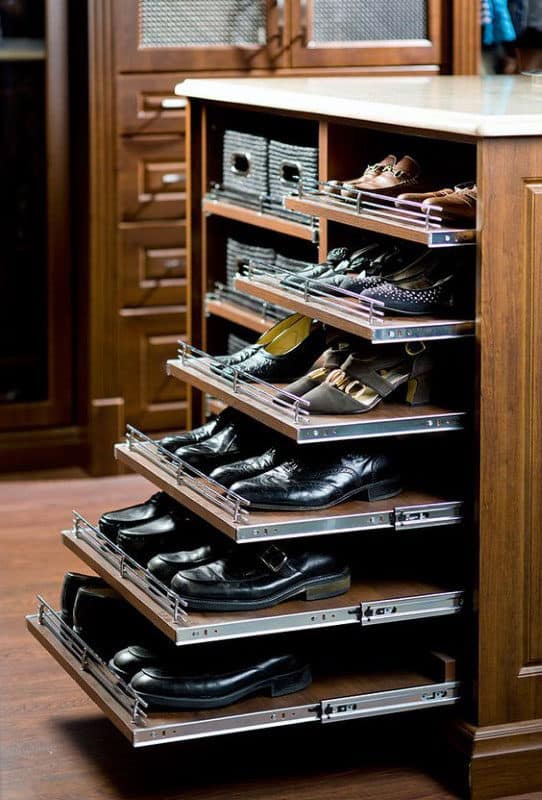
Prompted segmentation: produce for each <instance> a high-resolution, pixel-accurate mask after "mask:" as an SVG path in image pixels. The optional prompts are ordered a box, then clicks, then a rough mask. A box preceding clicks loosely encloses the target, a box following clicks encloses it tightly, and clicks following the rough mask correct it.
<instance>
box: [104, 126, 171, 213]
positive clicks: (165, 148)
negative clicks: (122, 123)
mask: <svg viewBox="0 0 542 800" xmlns="http://www.w3.org/2000/svg"><path fill="white" fill-rule="evenodd" d="M119 148H120V152H119V203H120V214H121V217H122V219H125V220H146V219H182V218H183V217H184V216H185V213H186V165H185V138H184V134H179V135H178V136H173V135H171V136H149V137H146V136H137V137H133V138H130V139H128V138H124V139H121V140H120V144H119Z"/></svg>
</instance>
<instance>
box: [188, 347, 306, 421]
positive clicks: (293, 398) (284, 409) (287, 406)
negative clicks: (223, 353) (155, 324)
mask: <svg viewBox="0 0 542 800" xmlns="http://www.w3.org/2000/svg"><path fill="white" fill-rule="evenodd" d="M178 344H179V350H178V356H179V359H180V362H181V365H182V366H190V367H191V368H192V369H194V370H197V371H198V372H200V373H201V374H202V375H203V376H207V377H209V378H212V379H213V380H217V379H218V380H220V381H222V382H223V383H224V384H225V385H226V386H228V387H231V391H232V393H233V394H234V395H236V394H239V395H245V396H246V397H249V398H252V399H254V400H257V401H258V403H261V404H262V405H264V406H267V407H269V408H270V409H273V411H275V412H276V411H280V413H281V414H284V416H285V417H287V418H288V419H291V420H292V421H293V422H294V423H299V422H303V421H307V422H308V421H309V419H310V418H309V412H308V410H307V407H308V406H309V403H308V401H307V400H304V399H303V398H302V397H298V396H297V395H295V394H292V393H291V392H287V391H285V390H284V389H279V388H278V387H277V386H274V385H273V384H272V383H267V381H264V380H262V379H261V378H255V377H254V376H253V375H250V373H248V372H245V371H244V370H242V369H241V368H240V367H235V366H233V367H228V368H227V371H223V370H222V369H220V362H218V361H214V360H213V357H212V356H210V355H209V354H208V353H205V352H204V351H203V350H198V349H197V348H196V347H193V346H192V345H190V344H187V343H186V342H183V341H182V340H181V341H179V342H178Z"/></svg>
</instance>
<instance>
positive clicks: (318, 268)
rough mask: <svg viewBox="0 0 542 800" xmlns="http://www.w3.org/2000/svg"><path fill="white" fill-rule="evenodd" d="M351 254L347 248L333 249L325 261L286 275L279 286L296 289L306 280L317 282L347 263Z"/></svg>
mask: <svg viewBox="0 0 542 800" xmlns="http://www.w3.org/2000/svg"><path fill="white" fill-rule="evenodd" d="M351 253H352V251H351V250H350V249H349V248H348V247H335V248H333V250H330V251H329V253H328V254H327V256H326V259H325V261H322V262H321V263H320V264H312V265H311V266H309V267H306V269H301V270H299V272H296V273H295V275H287V276H286V277H285V278H283V279H282V280H281V284H282V285H283V286H290V287H292V288H296V289H298V288H299V287H303V286H304V285H305V281H306V280H313V281H314V280H319V279H320V278H321V277H323V276H324V275H329V274H331V273H332V272H333V271H334V270H335V269H336V268H337V267H338V266H339V265H340V264H343V263H347V262H348V260H349V259H350V256H351Z"/></svg>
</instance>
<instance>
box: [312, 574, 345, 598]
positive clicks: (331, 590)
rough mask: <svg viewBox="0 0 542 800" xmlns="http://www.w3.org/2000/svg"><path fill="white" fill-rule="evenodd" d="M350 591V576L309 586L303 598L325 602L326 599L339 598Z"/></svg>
mask: <svg viewBox="0 0 542 800" xmlns="http://www.w3.org/2000/svg"><path fill="white" fill-rule="evenodd" d="M349 589H350V575H344V576H343V577H342V578H336V579H335V580H329V581H322V582H321V583H315V584H313V585H312V586H307V588H306V589H305V591H304V593H303V596H304V598H305V600H325V598H326V597H337V596H338V595H340V594H345V592H347V591H348V590H349Z"/></svg>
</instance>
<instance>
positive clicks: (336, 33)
mask: <svg viewBox="0 0 542 800" xmlns="http://www.w3.org/2000/svg"><path fill="white" fill-rule="evenodd" d="M445 9H446V4H445V3H442V2H441V0H380V2H378V3H365V4H360V3H358V2H356V0H345V2H342V3H336V2H334V0H292V28H291V30H292V39H291V42H292V43H291V64H292V66H293V67H321V66H325V65H329V66H330V67H331V66H333V67H362V66H363V67H378V66H406V65H411V64H418V65H420V64H437V65H440V64H441V63H442V58H443V55H444V54H445V47H446V45H447V42H446V41H445V36H444V30H445V29H444V25H443V22H444V13H445Z"/></svg>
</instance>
